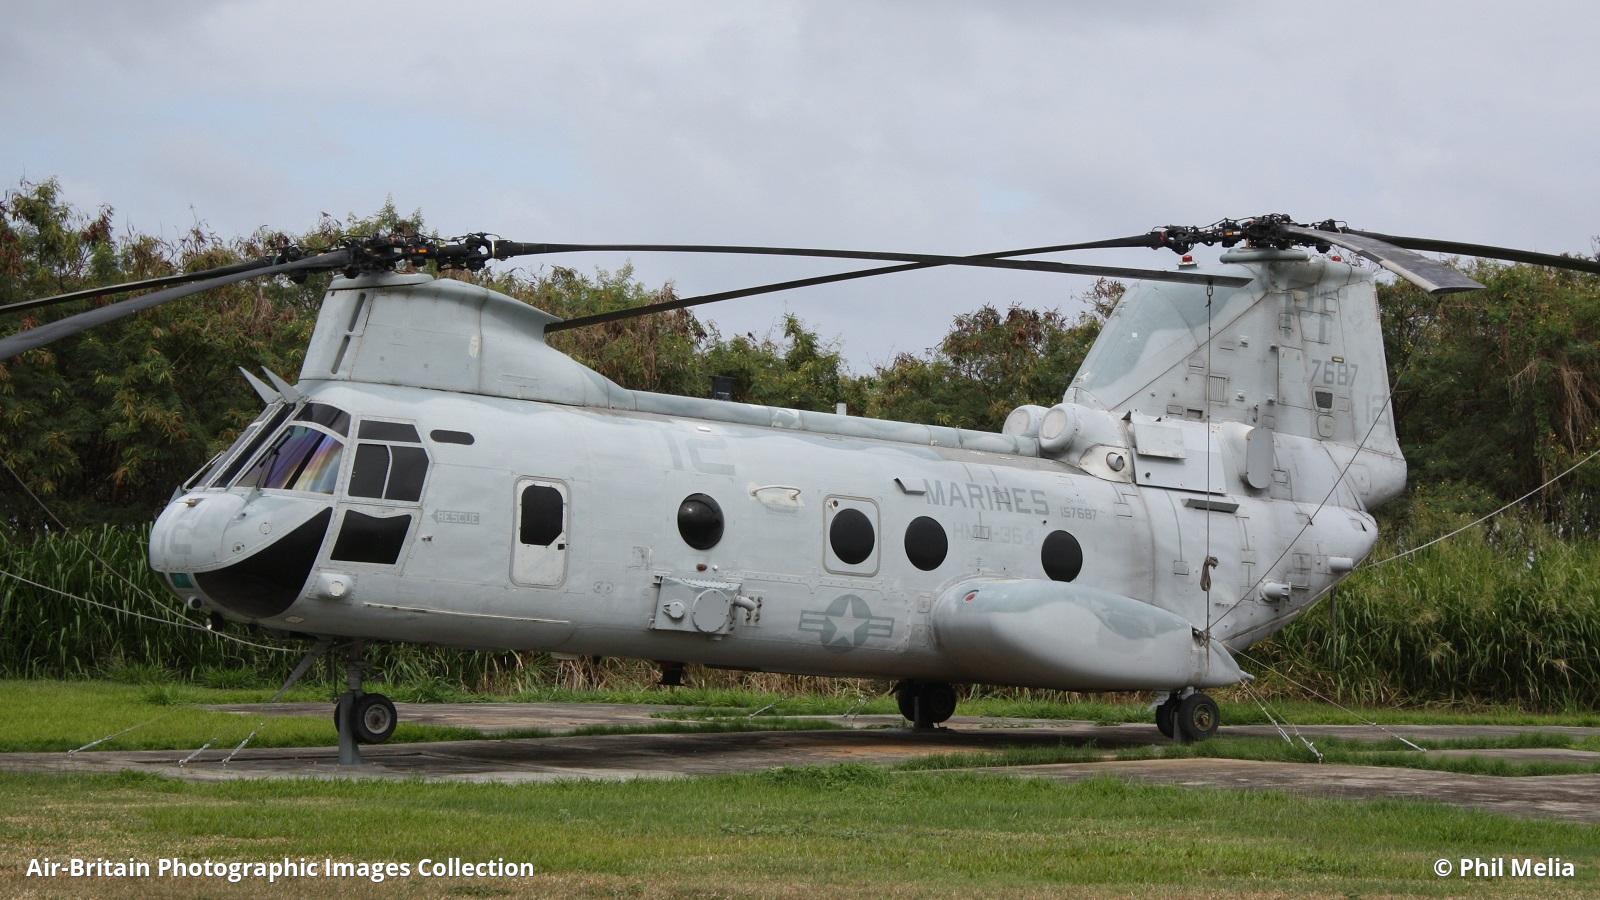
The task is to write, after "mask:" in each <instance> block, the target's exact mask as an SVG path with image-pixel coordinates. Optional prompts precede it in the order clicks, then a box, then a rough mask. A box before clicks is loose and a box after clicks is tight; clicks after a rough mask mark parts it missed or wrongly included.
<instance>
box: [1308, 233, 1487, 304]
mask: <svg viewBox="0 0 1600 900" xmlns="http://www.w3.org/2000/svg"><path fill="white" fill-rule="evenodd" d="M1280 227H1282V229H1283V230H1284V231H1286V232H1288V233H1289V234H1294V235H1299V236H1300V237H1306V238H1311V239H1312V240H1314V241H1319V242H1322V243H1327V244H1333V245H1335V246H1338V247H1343V248H1345V249H1346V250H1351V251H1354V252H1355V253H1357V254H1359V255H1361V256H1363V257H1365V258H1367V259H1370V260H1372V261H1373V262H1375V263H1377V264H1378V265H1380V266H1383V267H1384V268H1385V269H1388V270H1389V271H1391V272H1393V273H1395V274H1396V275H1399V276H1400V277H1401V278H1404V279H1405V280H1407V281H1409V282H1411V283H1412V284H1414V285H1416V286H1417V287H1420V288H1422V289H1423V290H1425V291H1427V292H1428V293H1430V294H1449V293H1454V292H1456V291H1476V290H1480V289H1482V288H1483V285H1481V284H1479V283H1477V282H1476V281H1473V280H1472V279H1471V278H1468V277H1467V276H1465V275H1463V274H1461V273H1460V272H1457V271H1456V270H1455V269H1452V268H1451V267H1449V266H1447V265H1445V264H1444V263H1442V262H1438V261H1436V260H1432V259H1428V258H1427V257H1425V256H1418V255H1417V254H1415V253H1412V252H1411V251H1410V250H1406V249H1404V248H1402V247H1396V246H1395V245H1394V244H1390V243H1388V242H1386V241H1383V240H1380V239H1378V238H1374V237H1367V236H1366V235H1363V234H1351V233H1349V232H1339V231H1323V230H1321V229H1318V228H1306V227H1305V226H1303V225H1283V226H1280Z"/></svg>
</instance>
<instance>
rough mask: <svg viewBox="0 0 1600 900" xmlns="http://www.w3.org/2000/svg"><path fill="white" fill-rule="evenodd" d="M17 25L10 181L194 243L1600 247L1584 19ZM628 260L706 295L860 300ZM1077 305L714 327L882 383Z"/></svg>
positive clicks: (276, 12) (243, 9)
mask: <svg viewBox="0 0 1600 900" xmlns="http://www.w3.org/2000/svg"><path fill="white" fill-rule="evenodd" d="M6 6H7V11H6V27H5V28H4V29H3V30H0V83H4V84H5V85H6V90H5V91H4V92H0V121H4V122H5V123H6V124H7V127H6V128H5V137H4V139H3V140H0V176H3V177H4V178H5V179H6V180H7V181H9V182H11V183H15V182H16V181H17V180H18V179H21V178H24V177H26V178H29V179H40V178H45V177H51V176H53V177H56V178H59V179H60V181H61V183H62V185H63V187H64V188H65V190H66V193H67V196H68V197H69V199H71V200H73V201H74V202H76V203H79V204H83V205H85V206H89V207H93V206H98V205H100V204H109V205H111V206H113V207H115V209H116V210H117V213H118V217H119V220H120V221H121V222H122V223H124V224H126V225H130V226H132V227H135V228H138V229H140V230H145V231H159V232H163V233H166V234H169V235H171V234H175V233H176V232H178V231H181V230H183V229H185V228H187V227H189V226H190V225H191V224H193V223H194V222H195V221H196V220H197V219H198V220H200V221H203V222H204V223H206V224H207V225H208V226H209V227H210V228H212V229H214V230H216V231H217V232H219V233H221V234H223V235H232V234H238V233H242V232H247V231H250V230H253V229H255V228H257V227H259V226H268V227H272V228H279V229H285V230H300V229H305V228H308V227H310V226H312V225H314V224H315V222H316V220H317V217H318V215H319V213H321V212H324V211H326V212H329V213H333V214H335V215H338V216H343V215H345V214H347V213H349V212H352V211H353V212H357V213H370V212H371V211H373V210H374V209H376V208H377V207H378V206H379V205H380V204H382V203H383V201H384V198H385V197H386V196H390V195H392V196H393V197H394V200H395V202H396V204H397V205H398V206H400V207H401V208H402V209H403V210H410V209H417V208H420V209H421V210H422V211H423V213H424V215H425V216H426V218H427V220H428V222H429V223H430V225H431V226H433V227H435V228H437V229H438V230H439V231H441V232H442V233H446V234H454V233H461V232H466V231H477V230H487V231H493V232H498V233H500V234H502V235H504V236H506V237H508V238H512V239H518V240H530V241H559V242H623V241H648V242H706V243H710V242H716V243H763V244H788V245H802V246H823V247H861V248H867V249H882V250H920V251H926V252H942V253H976V252H984V251H992V250H1000V249H1005V248H1010V247H1022V246H1033V245H1039V244H1047V243H1055V242H1067V241H1076V240H1084V239H1091V238H1096V237H1106V236H1114V235H1123V234H1130V233H1136V232H1140V231H1144V230H1146V229H1148V228H1150V227H1152V226H1156V225H1161V224H1167V223H1185V224H1203V223H1207V222H1210V221H1213V220H1215V219H1217V218H1220V217H1223V216H1236V217H1237V216H1245V215H1249V214H1252V213H1258V212H1267V211H1280V210H1281V211H1287V212H1291V213H1293V214H1294V215H1295V216H1297V217H1299V218H1300V219H1301V220H1303V221H1304V220H1312V219H1322V218H1327V217H1329V216H1334V217H1338V218H1342V219H1345V220H1347V221H1349V222H1351V223H1352V224H1353V225H1356V226H1358V227H1366V228H1371V229H1374V230H1380V231H1390V232H1395V233H1401V234H1428V235H1436V236H1440V237H1447V238H1452V239H1458V240H1467V241H1477V242H1485V243H1501V244H1514V245H1518V246H1523V247H1528V248H1532V249H1536V250H1543V251H1562V250H1577V251H1583V252H1593V249H1594V246H1593V236H1594V235H1596V234H1600V207H1597V204H1596V200H1597V198H1600V115H1597V113H1600V92H1597V88H1600V78H1597V77H1596V76H1597V74H1600V63H1597V62H1596V59H1597V56H1596V53H1597V50H1596V48H1597V47H1600V6H1597V5H1595V4H1592V3H1581V2H1552V3H1536V4H1526V5H1523V6H1522V7H1520V8H1517V9H1516V10H1515V11H1514V12H1508V11H1507V9H1508V8H1507V7H1505V6H1504V5H1503V4H1492V3H1467V2H1436V3H1420V2H1419V3H1404V4H1396V3H1381V2H1379V3H1366V2H1353V3H1351V2H1347V3H1339V4H1329V5H1321V6H1318V5H1311V4H1283V3H1276V4H1266V3H1260V4H1243V3H1241V4H1231V3H1208V4H1194V3H1186V4H1161V3H1140V4H1117V5H1116V7H1117V9H1116V10H1115V11H1113V10H1111V9H1110V7H1111V6H1112V5H1111V4H1097V5H1094V6H1091V5H1090V4H1088V3H1081V4H1074V3H1065V2H1009V3H1008V2H994V3H981V4H980V3H967V4H958V3H931V2H921V3H910V2H904V3H902V2H855V3H844V2H810V3H779V2H759V3H758V2H733V0H727V2H721V3H677V2H641V3H625V2H617V3H592V4H589V3H571V2H566V3H548V4H535V3H505V4H500V3H493V2H476V3H470V4H468V3H463V4H449V3H438V2H430V3H426V4H422V3H406V2H386V3H381V4H361V3H301V4H297V3H286V2H193V3H186V2H147V3H119V2H107V3H103V4H98V5H96V4H87V3H85V4H78V3H60V2H31V0H20V2H19V0H12V2H10V3H8V4H7V5H6ZM1099 7H1107V8H1106V9H1101V8H1099ZM1074 259H1082V260H1083V261H1105V262H1109V263H1111V264H1122V265H1136V266H1158V267H1167V266H1170V265H1171V264H1172V263H1173V258H1172V257H1171V255H1170V254H1166V253H1164V252H1163V253H1161V254H1157V253H1154V252H1151V251H1121V252H1119V253H1115V254H1098V255H1095V256H1094V257H1092V258H1090V257H1083V256H1081V255H1080V256H1077V257H1074ZM560 261H561V262H562V263H564V264H572V265H578V266H581V267H585V268H588V267H592V266H595V265H601V266H605V267H608V268H613V267H615V266H617V265H618V264H620V263H621V262H622V261H623V260H622V259H621V258H616V257H610V258H606V257H585V258H579V257H564V258H561V260H560ZM634 262H635V267H636V271H637V273H638V276H639V277H640V278H641V279H642V280H644V281H645V282H646V283H647V284H651V285H659V284H660V283H661V282H663V281H667V280H671V281H673V282H674V283H675V284H676V286H677V288H678V290H679V292H680V293H682V294H690V293H704V292H709V291H715V290H724V289H728V288H733V287H740V286H744V285H746V284H754V283H760V282H763V281H772V280H779V279H782V278H789V277H801V276H804V275H808V274H814V273H820V272H827V271H835V270H838V269H841V268H850V267H851V266H848V265H845V266H841V265H839V264H838V263H829V262H826V261H803V260H801V261H797V260H753V259H743V258H731V259H730V258H711V257H688V256H671V257H664V256H656V257H643V256H639V257H636V258H635V259H634ZM1085 287H1086V284H1085V283H1084V282H1083V281H1081V280H1078V279H1074V278H1066V277H1063V276H1058V275H1049V274H1039V273H1001V272H994V271H982V270H965V271H947V270H929V271H924V272H916V273H910V274H906V275H898V276H891V277H889V278H883V279H875V280H870V281H864V282H857V283H854V284H849V285H840V286H832V287H825V288H821V289H813V290H809V291H805V292H800V293H792V294H784V295H777V296H775V297H772V298H760V299H754V300H741V301H735V302H733V303H730V304H724V305H722V306H720V307H709V308H707V310H706V311H703V315H705V316H707V317H709V318H711V319H713V320H715V321H716V322H717V323H718V324H719V325H720V326H721V327H722V329H723V330H724V331H725V332H744V331H753V332H755V333H756V334H758V335H760V334H764V333H767V332H768V330H769V329H770V328H772V326H773V322H774V320H775V319H777V318H778V317H780V316H781V315H782V314H783V313H784V311H785V310H792V311H795V312H797V313H800V314H801V315H802V316H803V317H804V318H805V319H806V320H807V321H808V322H809V323H810V324H812V325H813V326H815V327H816V328H817V329H818V330H819V331H820V332H821V333H822V334H823V335H825V336H828V337H831V338H836V339H837V340H838V341H839V342H840V344H841V346H842V348H843V350H844V352H845V354H846V355H847V357H848V358H849V359H850V361H851V362H852V364H853V365H854V366H855V367H856V368H857V369H862V368H865V367H868V366H870V365H872V364H873V363H877V362H882V361H885V360H887V359H888V358H890V357H891V356H892V355H893V354H894V353H896V352H901V351H911V352H919V351H921V350H923V349H925V348H927V347H929V346H930V345H932V344H934V343H936V342H937V341H938V339H939V338H940V336H942V335H943V334H944V333H945V331H946V330H947V328H948V326H949V321H950V318H951V316H953V315H955V314H957V313H959V312H962V311H966V310H969V309H972V308H973V307H975V306H976V305H978V304H980V303H983V302H991V303H997V304H1009V303H1013V302H1018V303H1024V304H1030V305H1039V306H1054V307H1059V308H1062V309H1064V310H1067V311H1069V312H1070V311H1074V310H1076V309H1077V308H1078V301H1077V300H1076V299H1075V297H1076V295H1078V294H1079V293H1081V292H1082V291H1083V290H1084V288H1085ZM1065 377H1066V376H1065V375H1064V376H1063V381H1065Z"/></svg>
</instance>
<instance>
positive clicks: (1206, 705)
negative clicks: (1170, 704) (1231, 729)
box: [1176, 693, 1222, 743]
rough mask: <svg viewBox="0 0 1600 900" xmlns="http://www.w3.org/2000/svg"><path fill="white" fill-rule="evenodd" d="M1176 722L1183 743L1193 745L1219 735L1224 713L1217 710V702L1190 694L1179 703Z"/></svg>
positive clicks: (1203, 695) (1199, 695) (1200, 695)
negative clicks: (1219, 726) (1218, 731)
mask: <svg viewBox="0 0 1600 900" xmlns="http://www.w3.org/2000/svg"><path fill="white" fill-rule="evenodd" d="M1176 720H1177V726H1178V734H1179V735H1181V736H1182V739H1183V741H1184V742H1185V743H1193V742H1195V741H1203V740H1206V739H1207V738H1209V737H1211V736H1212V735H1214V734H1216V733H1217V726H1218V725H1219V724H1221V723H1222V712H1221V711H1220V710H1218V709H1217V701H1215V700H1213V699H1211V698H1210V697H1207V696H1206V695H1205V694H1198V693H1197V694H1190V695H1189V696H1187V697H1185V698H1183V700H1182V701H1180V702H1179V703H1178V710H1177V716H1176Z"/></svg>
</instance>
